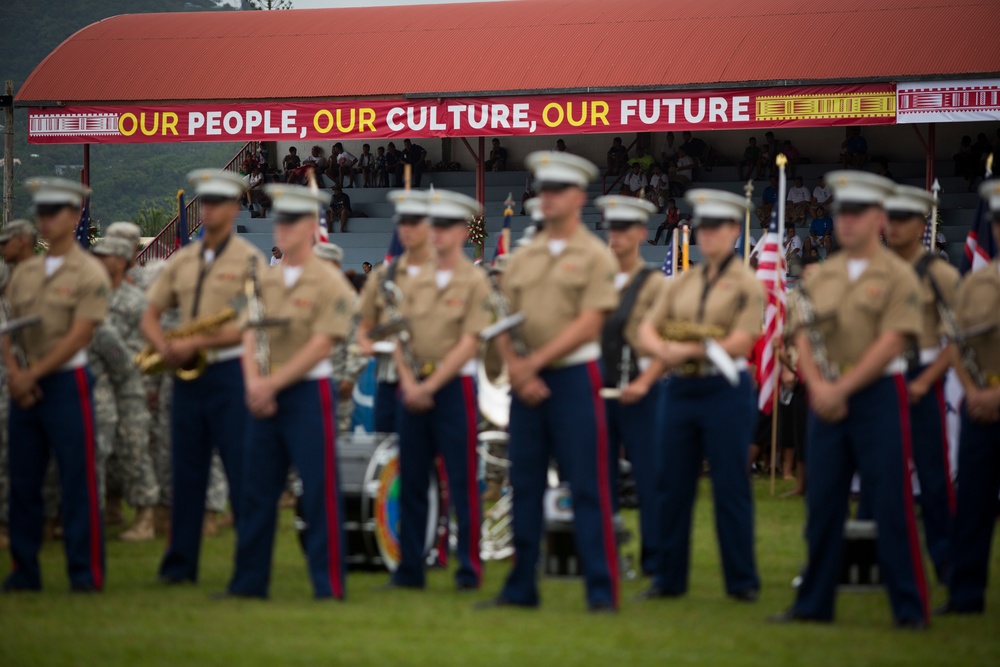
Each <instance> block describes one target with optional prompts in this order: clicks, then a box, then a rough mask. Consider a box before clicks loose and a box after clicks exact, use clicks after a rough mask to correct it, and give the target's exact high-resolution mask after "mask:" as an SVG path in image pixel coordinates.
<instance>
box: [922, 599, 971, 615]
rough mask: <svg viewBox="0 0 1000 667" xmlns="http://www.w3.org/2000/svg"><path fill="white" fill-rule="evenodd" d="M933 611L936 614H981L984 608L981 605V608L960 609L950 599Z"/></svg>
mask: <svg viewBox="0 0 1000 667" xmlns="http://www.w3.org/2000/svg"><path fill="white" fill-rule="evenodd" d="M931 613H932V614H934V615H935V616H961V615H966V614H981V613H983V609H982V608H981V607H980V608H979V609H959V608H958V607H956V606H955V605H953V604H952V603H951V602H950V601H948V602H945V603H944V604H943V605H941V606H939V607H935V608H934V611H932V612H931Z"/></svg>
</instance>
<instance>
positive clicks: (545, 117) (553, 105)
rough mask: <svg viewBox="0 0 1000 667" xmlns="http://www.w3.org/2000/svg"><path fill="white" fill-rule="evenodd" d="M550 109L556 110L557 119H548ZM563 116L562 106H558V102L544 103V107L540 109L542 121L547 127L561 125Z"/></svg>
mask: <svg viewBox="0 0 1000 667" xmlns="http://www.w3.org/2000/svg"><path fill="white" fill-rule="evenodd" d="M550 109H555V110H556V112H557V113H558V114H559V116H558V118H559V120H557V121H551V120H549V110H550ZM564 118H565V114H564V113H563V110H562V107H561V106H559V103H558V102H549V103H548V104H546V105H545V108H544V109H542V122H543V123H545V124H546V125H547V126H549V127H559V126H560V125H562V122H563V119H564Z"/></svg>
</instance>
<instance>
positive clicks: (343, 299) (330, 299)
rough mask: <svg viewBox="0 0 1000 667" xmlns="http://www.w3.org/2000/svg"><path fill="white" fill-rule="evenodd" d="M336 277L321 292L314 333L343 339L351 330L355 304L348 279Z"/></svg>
mask: <svg viewBox="0 0 1000 667" xmlns="http://www.w3.org/2000/svg"><path fill="white" fill-rule="evenodd" d="M336 278H337V279H336V281H331V282H330V283H329V284H328V285H327V286H325V287H324V289H323V291H322V293H321V298H320V306H319V312H317V314H316V320H315V321H314V322H313V334H322V335H325V336H330V337H331V338H335V339H341V340H343V339H346V338H347V334H348V332H350V330H351V317H352V316H353V315H354V307H353V305H354V304H353V299H352V294H351V291H352V290H351V287H350V285H349V284H347V280H346V279H345V278H343V277H342V276H339V275H338V276H336Z"/></svg>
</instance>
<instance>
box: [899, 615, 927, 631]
mask: <svg viewBox="0 0 1000 667" xmlns="http://www.w3.org/2000/svg"><path fill="white" fill-rule="evenodd" d="M896 629H897V630H910V631H913V632H920V631H921V630H926V629H927V621H925V620H924V619H922V618H908V619H906V620H905V621H896Z"/></svg>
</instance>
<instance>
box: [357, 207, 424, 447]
mask: <svg viewBox="0 0 1000 667" xmlns="http://www.w3.org/2000/svg"><path fill="white" fill-rule="evenodd" d="M426 198H427V194H426V193H425V192H422V191H418V190H394V191H392V192H390V193H389V195H388V199H389V201H391V202H393V203H394V204H395V205H396V232H397V234H398V236H399V242H400V243H401V244H402V246H403V248H404V252H403V254H402V255H400V256H399V257H396V258H393V260H392V261H391V262H389V263H388V264H386V265H383V266H380V267H378V268H377V269H375V270H374V271H372V272H371V273H369V274H368V279H367V280H365V286H364V287H363V288H362V290H361V302H360V304H359V306H358V312H359V313H360V315H361V321H360V322H359V323H358V332H357V342H358V345H359V346H360V347H361V353H362V354H364V355H365V356H368V357H371V356H375V355H377V356H376V359H377V366H376V371H375V374H376V379H377V381H378V387H377V389H376V391H375V431H377V432H379V433H395V432H396V420H397V414H396V393H397V390H398V388H399V387H398V383H399V377H398V375H397V373H396V367H395V364H394V363H393V361H392V344H391V342H390V341H385V340H373V339H372V337H371V335H370V334H371V331H372V329H373V328H375V327H376V326H377V325H381V324H386V323H387V322H388V321H389V319H390V316H389V314H388V313H387V312H386V294H385V286H386V284H387V282H386V281H388V282H389V283H393V284H395V285H396V286H397V287H399V288H400V289H401V290H404V289H405V288H406V284H407V283H408V282H409V281H410V280H412V279H413V278H414V277H416V276H417V275H418V274H419V273H420V272H421V271H422V270H423V269H424V267H425V266H426V265H427V264H428V262H430V261H431V259H432V256H433V253H432V251H431V245H430V224H429V223H428V221H427V213H426V211H427V202H426ZM428 270H429V269H428ZM397 307H398V304H397Z"/></svg>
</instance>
